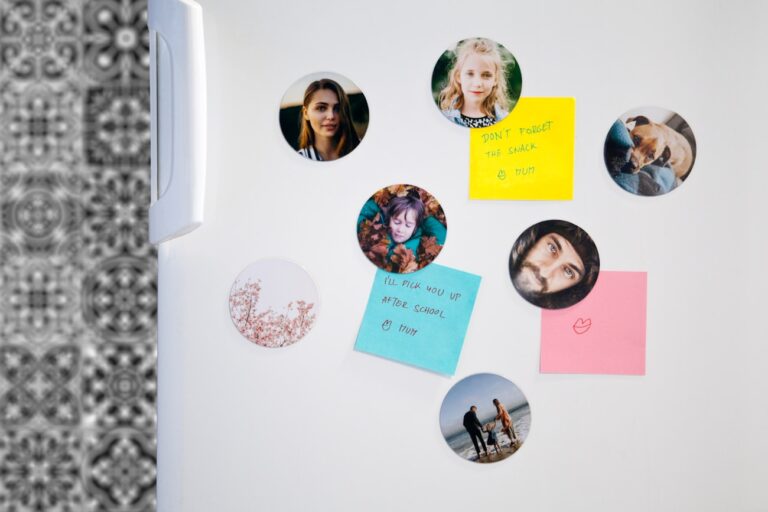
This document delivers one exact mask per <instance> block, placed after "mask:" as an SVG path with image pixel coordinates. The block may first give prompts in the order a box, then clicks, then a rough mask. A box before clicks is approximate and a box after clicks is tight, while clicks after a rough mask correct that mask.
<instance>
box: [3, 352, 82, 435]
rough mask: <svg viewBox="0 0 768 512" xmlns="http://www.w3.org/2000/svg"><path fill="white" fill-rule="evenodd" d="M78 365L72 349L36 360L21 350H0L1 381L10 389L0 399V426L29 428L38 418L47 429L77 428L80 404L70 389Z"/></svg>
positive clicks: (78, 357) (76, 354)
mask: <svg viewBox="0 0 768 512" xmlns="http://www.w3.org/2000/svg"><path fill="white" fill-rule="evenodd" d="M79 365H80V349H79V348H78V347H77V346H75V345H62V346H58V347H54V348H51V349H49V350H48V351H46V352H45V353H44V354H43V355H42V356H41V357H39V358H37V357H35V355H34V354H33V353H32V351H31V350H29V349H27V348H26V347H24V346H19V345H10V346H4V347H0V378H3V379H4V381H5V382H4V384H9V385H10V388H9V389H8V390H7V391H6V392H4V393H3V394H2V395H0V425H2V426H3V427H18V426H28V425H27V424H28V423H29V422H30V420H32V419H34V417H35V415H37V414H39V415H40V416H42V417H43V418H44V419H45V420H46V421H47V422H48V424H50V425H55V426H62V427H74V426H77V425H79V423H80V404H79V402H78V400H77V395H76V394H75V393H74V392H73V391H72V389H70V386H69V384H70V381H72V379H73V377H75V376H76V375H77V372H78V367H79ZM43 426H48V425H43Z"/></svg>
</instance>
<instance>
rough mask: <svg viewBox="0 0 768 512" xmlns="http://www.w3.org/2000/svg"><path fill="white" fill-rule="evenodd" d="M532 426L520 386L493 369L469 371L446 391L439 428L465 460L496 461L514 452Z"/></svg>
mask: <svg viewBox="0 0 768 512" xmlns="http://www.w3.org/2000/svg"><path fill="white" fill-rule="evenodd" d="M530 429H531V408H530V407H529V406H528V400H527V399H526V398H525V395H524V394H523V392H522V391H520V388H518V387H517V386H515V385H514V384H513V383H512V382H510V381H508V380H507V379H505V378H504V377H500V376H498V375H495V374H493V373H478V374H475V375H470V376H469V377H465V378H464V379H462V380H460V381H459V382H457V383H456V384H455V385H454V386H453V387H452V388H451V389H450V391H448V394H447V395H445V398H444V399H443V405H442V406H441V407H440V431H441V432H442V433H443V437H444V438H445V442H446V443H448V446H449V447H450V448H451V450H453V452H454V453H455V454H456V455H458V456H459V457H461V458H462V459H465V460H470V461H472V462H479V463H489V462H498V461H500V460H504V459H506V458H507V457H509V456H510V455H512V454H513V453H515V452H517V450H519V449H520V447H521V446H522V445H523V443H524V442H525V439H526V438H527V437H528V432H529V431H530Z"/></svg>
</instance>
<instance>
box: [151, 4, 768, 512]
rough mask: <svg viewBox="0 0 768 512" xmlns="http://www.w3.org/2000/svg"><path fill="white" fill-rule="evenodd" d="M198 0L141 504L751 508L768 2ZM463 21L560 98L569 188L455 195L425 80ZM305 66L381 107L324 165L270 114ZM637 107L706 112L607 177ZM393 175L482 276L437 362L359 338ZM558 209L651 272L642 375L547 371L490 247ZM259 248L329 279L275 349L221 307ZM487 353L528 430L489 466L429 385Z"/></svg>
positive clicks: (762, 450)
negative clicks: (361, 222) (303, 326)
mask: <svg viewBox="0 0 768 512" xmlns="http://www.w3.org/2000/svg"><path fill="white" fill-rule="evenodd" d="M151 1H152V2H161V1H166V0H151ZM200 5H201V6H202V12H203V20H204V22H203V26H204V41H205V43H204V49H205V67H206V76H207V84H206V85H207V92H206V97H207V124H206V126H205V130H206V133H207V161H206V165H205V168H206V169H205V170H206V174H205V203H204V206H205V215H204V219H203V221H202V225H201V226H200V227H198V228H197V229H195V230H194V231H191V232H190V233H188V234H186V235H184V236H181V237H179V238H175V239H172V240H169V241H166V242H164V243H162V244H161V245H160V248H159V327H158V329H159V332H158V340H159V341H158V364H159V395H158V471H159V474H158V510H161V511H163V512H171V511H174V512H175V511H184V512H198V511H200V512H203V511H205V512H208V511H211V510H222V511H227V512H236V511H254V510H264V511H293V510H297V511H298V510H301V511H307V510H318V511H326V510H327V511H345V510H364V511H392V510H445V511H459V510H469V509H472V510H502V509H516V510H540V511H559V510H569V511H590V512H594V511H615V510H621V511H626V512H628V511H647V510H655V511H664V510H670V511H672V510H675V511H678V510H696V511H697V512H701V511H713V512H714V511H723V510H729V511H757V510H766V509H767V508H766V507H768V487H766V486H765V485H764V484H765V481H766V477H768V471H767V470H766V462H765V461H766V460H768V437H767V436H766V435H765V432H766V431H768V408H766V407H765V391H766V390H768V371H766V367H768V343H766V334H765V323H764V322H763V315H764V314H765V313H764V309H765V306H766V300H765V290H766V289H768V272H766V268H767V267H766V262H768V242H766V228H765V221H766V218H768V216H767V215H766V214H767V213H768V206H766V205H767V204H768V202H766V201H765V194H766V191H768V173H766V172H765V157H764V155H763V153H762V150H763V148H765V144H764V142H763V140H764V138H765V131H766V130H765V123H766V119H768V107H766V102H765V99H764V98H765V91H766V86H767V85H768V68H766V66H765V65H764V63H763V60H762V59H760V58H758V55H759V53H758V52H760V51H761V49H764V48H767V47H768V32H766V31H765V26H766V18H767V16H766V15H767V13H768V6H767V5H766V4H764V3H759V2H746V1H743V2H731V3H728V4H726V3H723V2H703V3H702V2H693V1H681V2H661V1H648V2H643V3H640V4H638V3H636V2H635V3H629V2H613V3H608V2H595V1H590V2H578V3H576V2H565V1H551V2H528V3H523V2H504V1H500V0H499V1H496V0H492V1H489V2H477V3H470V2H445V1H444V2H436V1H425V2H399V1H395V2H375V3H365V2H355V1H341V0H327V1H325V2H320V3H317V2H314V3H310V2H245V1H234V0H205V1H202V2H200ZM473 36H482V37H488V38H491V39H494V40H496V41H498V42H500V43H502V44H503V45H504V46H506V47H507V48H508V49H509V50H510V51H512V53H513V54H514V55H515V57H516V58H517V59H518V61H519V63H520V66H521V69H522V75H523V91H522V96H523V97H533V96H539V97H542V96H543V97H546V96H552V97H555V96H567V97H573V98H575V99H576V146H575V148H576V154H575V187H574V199H573V200H572V201H542V202H535V201H470V200H469V199H468V159H469V136H468V133H467V131H466V130H463V129H461V128H459V127H455V126H452V125H450V123H447V122H446V120H445V119H444V118H443V116H442V115H441V113H440V112H439V111H438V110H437V109H436V108H435V105H434V103H433V102H432V98H431V95H430V78H431V73H432V68H433V66H434V64H435V61H436V60H437V58H438V57H439V56H440V55H441V54H442V52H443V51H444V50H445V49H446V48H447V47H448V46H450V45H452V44H453V43H455V42H456V41H457V40H459V39H463V38H466V37H473ZM171 58H173V56H171ZM317 71H333V72H336V73H340V74H342V75H344V76H346V77H348V78H350V79H351V80H353V81H354V82H355V83H356V84H357V85H358V86H359V87H360V88H361V89H362V91H363V92H364V94H365V96H366V99H367V101H368V106H369V108H370V124H369V127H368V131H367V134H366V135H365V137H364V139H363V141H362V143H361V145H360V146H359V147H358V148H357V149H356V150H355V151H354V152H353V153H351V154H350V155H348V156H346V157H345V158H342V159H340V160H338V161H334V162H326V163H322V164H320V163H316V162H312V161H309V160H306V159H303V158H301V157H299V156H297V155H296V154H295V152H294V151H293V149H292V148H291V147H290V146H289V145H288V144H287V143H286V142H285V140H284V137H283V135H282V133H281V131H280V125H279V121H278V113H279V107H280V100H281V98H282V97H283V94H284V93H285V91H286V89H287V88H288V87H289V86H290V85H291V84H292V83H294V82H295V81H296V80H297V79H298V78H300V77H302V76H304V75H307V74H309V73H313V72H317ZM161 78H162V77H161ZM642 105H658V106H661V107H665V108H669V109H671V110H674V111H676V112H678V113H679V114H681V115H682V116H683V117H684V118H685V119H686V121H687V122H688V123H689V124H690V126H691V127H692V128H693V131H694V134H695V136H696V141H697V146H698V154H697V158H696V163H695V166H694V169H693V172H692V174H691V176H690V177H689V179H688V180H687V181H686V182H685V184H684V186H682V187H681V188H680V189H678V190H675V191H673V192H672V193H670V194H667V195H665V196H662V197H655V198H651V197H637V196H634V195H631V194H628V193H626V192H624V191H622V190H620V189H619V188H618V187H617V186H616V185H615V184H614V183H613V182H612V180H611V178H610V177H609V175H608V174H607V172H606V170H605V164H604V162H603V143H604V140H605V136H606V133H607V131H608V129H609V128H610V126H611V124H612V123H613V121H614V120H615V119H616V118H617V117H618V116H619V115H620V114H622V113H623V112H625V111H627V110H629V109H631V108H634V107H637V106H642ZM191 122H193V121H191ZM184 149H185V148H184V147H182V148H181V149H180V150H181V151H183V150H184ZM186 149H187V150H193V149H194V148H191V147H187V148H186ZM179 168H180V169H181V171H179V172H183V168H181V167H179ZM161 172H162V169H161ZM174 172H176V171H174ZM171 180H173V178H171ZM395 183H411V184H414V185H418V186H420V187H423V188H425V189H427V190H429V191H430V192H431V193H432V194H434V195H435V196H436V197H438V198H439V200H440V201H441V204H442V206H443V208H444V210H445V213H446V218H447V221H448V226H449V230H448V236H447V241H446V244H445V247H444V248H443V251H442V252H441V253H440V255H439V256H438V258H437V260H436V262H437V263H439V264H441V265H446V266H449V267H453V268H457V269H461V270H464V271H467V272H471V273H474V274H478V275H481V276H482V283H481V285H480V290H479V294H478V296H477V301H476V304H475V308H474V314H473V317H472V319H471V321H470V324H469V329H468V332H467V336H466V340H465V344H464V349H463V352H462V354H461V358H460V360H459V364H458V369H457V372H456V375H455V376H453V377H447V376H443V375H438V374H434V373H430V372H427V371H423V370H419V369H416V368H413V367H409V366H406V365H402V364H399V363H396V362H392V361H388V360H384V359H381V358H377V357H374V356H370V355H368V354H364V353H359V352H356V351H354V350H353V346H354V343H355V337H356V334H357V330H358V327H359V325H360V322H361V319H362V314H363V311H364V309H365V305H366V301H367V298H368V295H369V293H370V291H371V285H372V282H373V277H374V274H375V272H376V268H375V267H374V266H373V265H372V264H371V263H370V262H369V261H368V260H367V259H366V258H365V257H364V255H363V254H362V253H361V251H360V248H359V247H358V243H357V239H356V234H355V225H356V224H355V223H356V220H357V215H358V212H359V211H360V207H361V206H362V205H363V203H364V202H365V200H366V199H367V198H368V197H369V196H370V195H371V194H372V193H373V192H375V191H376V190H378V189H380V188H381V187H383V186H386V185H390V184H395ZM170 186H171V187H172V186H173V185H172V184H171V185H170ZM554 218H561V219H565V220H569V221H571V222H574V223H576V224H578V225H579V226H581V227H583V228H584V229H586V230H587V232H588V233H589V234H590V235H591V236H592V238H593V239H594V241H595V243H596V244H597V247H598V249H599V251H600V259H601V268H602V269H604V270H637V271H646V272H647V273H648V309H647V311H648V317H647V318H648V319H647V357H646V375H645V376H642V377H638V376H610V375H552V374H541V373H539V370H538V368H539V337H540V322H541V320H540V311H539V309H537V308H536V307H534V306H532V305H531V304H529V303H527V302H525V301H524V300H523V299H522V298H521V297H520V296H519V295H518V294H517V293H516V292H515V289H514V288H513V287H512V284H511V282H510V279H509V275H508V271H507V260H508V257H509V251H510V248H511V246H512V243H513V242H514V240H515V239H516V237H517V236H518V235H519V234H520V233H521V232H522V231H523V230H524V229H525V228H527V227H528V226H530V225H532V224H534V223H536V222H538V221H541V220H545V219H554ZM267 257H279V258H286V259H289V260H291V261H294V262H296V263H299V264H300V265H301V266H302V267H303V268H304V269H305V270H306V271H307V272H308V273H309V274H310V275H311V276H312V277H313V278H314V281H315V283H316V285H317V288H318V292H319V295H320V301H321V303H322V308H321V309H320V313H319V316H318V318H317V322H316V325H315V326H314V328H313V329H312V331H311V332H310V333H309V334H308V335H307V336H306V338H305V339H303V340H301V341H300V342H298V343H296V344H294V345H291V346H290V347H286V348H282V349H268V348H264V347H261V346H257V345H255V344H253V343H250V342H248V341H247V340H246V339H244V338H243V337H242V336H241V335H240V334H239V333H238V331H237V329H236V328H235V326H234V325H233V323H232V321H231V320H230V315H229V311H228V294H229V291H230V287H231V286H232V283H233V281H234V280H235V278H236V277H237V275H238V274H239V273H240V271H241V270H242V269H243V268H245V267H246V265H248V264H249V263H250V262H252V261H254V260H258V259H262V258H267ZM480 372H491V373H496V374H498V375H501V376H504V377H505V378H507V379H509V380H511V381H513V382H514V383H515V384H516V385H517V386H519V387H520V389H521V390H522V391H523V392H524V393H525V395H526V397H527V398H528V400H529V402H530V407H531V414H532V420H531V429H530V433H529V435H528V438H527V440H526V442H525V445H524V446H523V447H522V448H521V450H520V451H519V452H518V453H516V454H515V455H514V456H512V457H510V458H509V459H507V460H505V461H503V462H500V463H498V464H490V465H480V464H472V463H469V462H466V461H464V460H461V459H460V458H459V457H457V456H456V455H455V454H454V453H452V451H451V450H450V448H449V447H448V446H447V445H446V443H445V441H444V439H443V437H442V435H441V433H440V426H439V422H438V415H439V410H440V406H441V402H442V400H443V397H444V396H445V394H446V393H447V391H448V390H449V389H450V388H451V386H452V385H453V384H454V383H455V382H457V381H458V380H459V379H461V378H463V377H465V376H468V375H471V374H474V373H480Z"/></svg>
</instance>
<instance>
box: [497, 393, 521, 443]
mask: <svg viewBox="0 0 768 512" xmlns="http://www.w3.org/2000/svg"><path fill="white" fill-rule="evenodd" d="M493 405H495V406H496V420H501V431H502V432H504V433H505V434H507V437H509V443H510V446H511V447H512V449H515V448H517V446H518V445H519V444H520V440H519V438H518V437H517V432H515V426H514V425H513V423H512V418H511V417H510V416H509V413H508V412H507V408H506V407H504V404H502V403H501V402H500V401H499V399H498V398H494V399H493Z"/></svg>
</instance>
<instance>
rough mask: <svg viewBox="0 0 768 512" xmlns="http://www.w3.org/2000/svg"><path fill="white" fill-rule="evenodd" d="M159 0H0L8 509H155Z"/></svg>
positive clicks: (1, 369) (0, 300)
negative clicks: (151, 12) (152, 76)
mask: <svg viewBox="0 0 768 512" xmlns="http://www.w3.org/2000/svg"><path fill="white" fill-rule="evenodd" d="M146 8H147V3H146V0H142V1H131V0H0V510H3V511H6V510H7V511H9V512H23V511H53V512H58V511H73V512H74V511H121V512H126V511H141V512H143V511H151V510H154V509H155V501H156V500H155V481H156V456H155V454H156V444H155V443H156V442H155V425H156V412H155V407H156V402H155V397H156V350H155V347H156V340H155V328H156V309H157V305H156V295H157V293H156V288H157V284H156V281H157V279H156V253H155V250H154V248H153V247H151V246H150V245H149V243H148V242H147V235H148V219H147V208H148V206H149V86H148V75H149V33H148V30H147V15H146Z"/></svg>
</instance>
